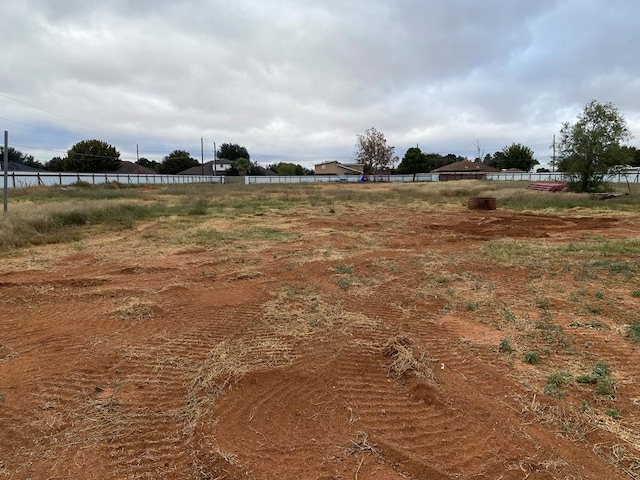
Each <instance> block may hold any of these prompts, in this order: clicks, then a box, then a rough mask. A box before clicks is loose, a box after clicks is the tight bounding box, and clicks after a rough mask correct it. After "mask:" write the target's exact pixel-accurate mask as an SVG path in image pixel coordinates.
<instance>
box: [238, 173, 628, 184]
mask: <svg viewBox="0 0 640 480" xmlns="http://www.w3.org/2000/svg"><path fill="white" fill-rule="evenodd" d="M360 178H361V175H302V176H249V175H247V176H246V177H245V183H246V184H247V185H248V184H257V183H259V184H262V183H312V182H359V181H360ZM383 179H384V181H389V182H437V181H439V180H440V176H439V175H438V174H437V173H433V174H432V173H417V174H415V175H386V176H384V177H383ZM486 179H487V180H506V181H528V182H563V181H566V180H567V179H566V177H565V175H564V173H561V172H555V173H549V172H546V173H533V172H531V173H529V172H499V173H487V174H486ZM605 181H607V182H610V183H627V182H628V183H640V173H639V172H633V173H627V174H624V173H621V174H615V175H608V176H607V177H605Z"/></svg>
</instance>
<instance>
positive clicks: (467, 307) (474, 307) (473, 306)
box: [464, 302, 480, 312]
mask: <svg viewBox="0 0 640 480" xmlns="http://www.w3.org/2000/svg"><path fill="white" fill-rule="evenodd" d="M479 306H480V304H479V303H478V302H467V303H466V304H465V306H464V308H465V310H466V311H467V312H473V311H475V310H477V309H478V307H479Z"/></svg>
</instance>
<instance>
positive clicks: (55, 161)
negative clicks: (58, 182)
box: [44, 157, 64, 172]
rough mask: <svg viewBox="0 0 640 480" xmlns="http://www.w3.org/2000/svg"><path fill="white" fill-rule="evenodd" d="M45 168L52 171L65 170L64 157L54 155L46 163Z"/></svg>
mask: <svg viewBox="0 0 640 480" xmlns="http://www.w3.org/2000/svg"><path fill="white" fill-rule="evenodd" d="M44 168H45V169H46V170H48V171H50V172H64V159H63V158H60V157H53V158H52V159H51V160H49V161H48V162H47V163H46V164H45V165H44Z"/></svg>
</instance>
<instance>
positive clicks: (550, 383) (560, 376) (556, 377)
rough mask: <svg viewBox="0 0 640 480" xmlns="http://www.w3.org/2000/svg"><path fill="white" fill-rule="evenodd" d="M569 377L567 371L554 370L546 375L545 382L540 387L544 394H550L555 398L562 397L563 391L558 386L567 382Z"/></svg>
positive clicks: (563, 395)
mask: <svg viewBox="0 0 640 480" xmlns="http://www.w3.org/2000/svg"><path fill="white" fill-rule="evenodd" d="M568 378H569V374H568V373H564V372H554V373H552V374H551V375H549V376H548V377H547V383H546V384H544V386H543V387H542V389H543V391H544V394H545V395H550V396H552V397H556V398H564V397H565V396H566V394H565V392H564V391H562V390H560V387H561V386H562V385H564V384H566V383H567V379H568Z"/></svg>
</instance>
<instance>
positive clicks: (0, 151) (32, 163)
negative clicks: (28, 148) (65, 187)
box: [0, 146, 44, 168]
mask: <svg viewBox="0 0 640 480" xmlns="http://www.w3.org/2000/svg"><path fill="white" fill-rule="evenodd" d="M7 160H8V161H9V162H12V163H20V164H22V165H26V166H27V167H32V168H44V165H42V163H40V162H38V161H36V160H34V159H33V155H28V154H26V153H24V152H21V151H20V150H16V149H15V148H13V147H9V148H7ZM3 161H4V147H3V146H0V162H3Z"/></svg>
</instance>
